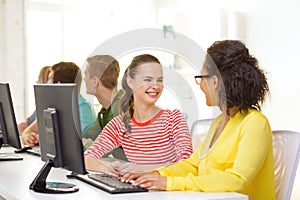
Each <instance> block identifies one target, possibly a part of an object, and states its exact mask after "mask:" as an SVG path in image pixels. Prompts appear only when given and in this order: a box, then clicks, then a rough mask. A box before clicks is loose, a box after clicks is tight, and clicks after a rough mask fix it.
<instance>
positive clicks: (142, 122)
mask: <svg viewBox="0 0 300 200" xmlns="http://www.w3.org/2000/svg"><path fill="white" fill-rule="evenodd" d="M122 87H123V89H124V91H125V94H124V96H123V97H122V99H121V114H120V115H119V116H117V117H115V118H114V119H112V120H111V121H110V122H109V123H108V124H107V125H106V126H105V128H104V129H103V131H102V133H101V134H99V136H98V138H97V139H96V140H95V142H94V143H93V144H92V146H91V147H90V148H88V149H87V151H86V152H85V162H86V168H87V169H88V170H95V171H100V172H106V173H110V174H115V175H120V174H124V173H126V172H128V171H148V170H151V169H154V168H156V167H160V166H166V165H168V164H170V163H175V162H177V161H179V160H181V159H185V158H189V157H190V155H191V153H192V143H191V137H190V134H189V130H188V126H187V122H186V120H185V119H184V118H183V116H182V113H181V112H180V111H179V110H177V109H175V110H168V109H167V110H163V109H161V108H159V107H157V106H156V105H155V103H156V101H157V100H158V99H159V97H160V96H161V93H162V91H163V70H162V66H161V64H160V62H159V60H158V59H157V58H156V57H154V56H152V55H149V54H144V55H139V56H136V57H135V58H133V60H132V62H131V64H130V65H129V67H128V68H127V69H126V71H125V73H124V77H123V80H122ZM118 146H122V147H123V149H124V152H125V154H126V156H127V158H128V160H129V161H130V163H126V164H120V163H118V164H116V163H114V164H110V165H108V164H107V163H104V162H103V161H100V160H99V159H98V158H100V157H101V156H102V155H104V154H105V153H107V152H109V151H111V150H112V149H113V148H116V147H118Z"/></svg>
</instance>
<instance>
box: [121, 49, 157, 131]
mask: <svg viewBox="0 0 300 200" xmlns="http://www.w3.org/2000/svg"><path fill="white" fill-rule="evenodd" d="M145 63H158V64H160V62H159V60H158V59H157V58H156V57H154V56H152V55H150V54H142V55H138V56H136V57H134V58H133V59H132V61H131V63H130V65H129V66H128V67H127V69H126V70H125V72H124V76H123V78H122V88H123V90H124V91H125V93H124V95H123V97H122V98H121V100H120V102H121V115H122V117H123V122H124V124H125V128H126V133H129V132H130V130H131V127H130V125H129V121H130V119H131V118H132V116H133V112H134V109H133V105H134V98H133V91H132V89H131V88H130V87H129V85H128V84H127V77H130V78H131V79H134V78H135V76H136V74H137V72H138V66H139V65H142V64H145Z"/></svg>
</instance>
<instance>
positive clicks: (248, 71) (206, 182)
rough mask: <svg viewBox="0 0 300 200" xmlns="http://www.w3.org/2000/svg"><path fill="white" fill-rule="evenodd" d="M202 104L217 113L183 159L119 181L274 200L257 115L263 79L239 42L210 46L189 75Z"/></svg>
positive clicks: (265, 131)
mask: <svg viewBox="0 0 300 200" xmlns="http://www.w3.org/2000/svg"><path fill="white" fill-rule="evenodd" d="M195 79H196V82H197V84H199V85H200V88H201V90H202V91H203V92H204V94H205V96H206V104H207V105H208V106H219V107H220V109H221V111H222V114H221V115H220V116H218V117H217V118H216V119H215V120H214V121H213V122H212V124H211V127H210V129H209V131H208V133H207V136H206V138H205V139H204V140H203V141H202V142H201V143H200V144H199V146H198V148H197V149H196V151H195V152H194V153H193V154H192V156H191V157H190V158H189V159H186V160H182V161H180V162H178V163H176V164H173V165H170V166H168V167H166V168H162V169H158V170H155V171H153V172H147V173H129V174H126V175H124V176H123V177H122V178H121V180H122V181H125V182H128V181H131V180H135V183H134V184H135V185H139V186H142V187H146V188H151V187H155V188H157V189H161V190H182V191H203V192H239V193H243V194H246V195H248V196H249V199H252V200H263V199H268V200H273V199H275V189H274V188H275V186H274V161H273V149H272V131H271V128H270V125H269V121H268V119H267V118H266V117H265V116H264V115H263V114H262V113H261V112H260V110H261V104H262V103H263V102H264V100H265V96H266V94H267V93H268V92H269V87H268V84H267V78H266V76H265V74H264V72H263V70H262V69H260V68H259V66H258V61H257V59H256V58H255V57H253V56H251V55H250V54H249V51H248V49H247V47H245V45H244V44H243V43H241V42H240V41H235V40H225V41H217V42H215V43H213V44H212V45H211V46H210V47H209V48H208V50H207V56H206V59H205V62H204V65H203V68H202V70H201V75H198V76H195Z"/></svg>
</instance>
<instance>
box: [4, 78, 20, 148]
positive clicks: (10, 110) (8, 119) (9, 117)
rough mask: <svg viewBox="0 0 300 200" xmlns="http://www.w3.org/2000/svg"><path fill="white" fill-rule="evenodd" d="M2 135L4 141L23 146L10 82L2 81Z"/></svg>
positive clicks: (16, 146) (14, 145) (11, 144)
mask: <svg viewBox="0 0 300 200" xmlns="http://www.w3.org/2000/svg"><path fill="white" fill-rule="evenodd" d="M0 136H2V139H3V143H4V144H8V145H10V146H12V147H15V148H17V149H20V148H21V142H20V138H19V137H20V136H19V131H18V127H17V123H16V118H15V112H14V107H13V103H12V98H11V94H10V88H9V84H8V83H0Z"/></svg>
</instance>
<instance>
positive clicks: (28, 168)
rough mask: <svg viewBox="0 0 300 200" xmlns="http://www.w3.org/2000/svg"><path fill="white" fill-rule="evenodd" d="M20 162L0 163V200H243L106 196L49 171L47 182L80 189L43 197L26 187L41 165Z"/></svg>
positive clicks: (35, 160) (234, 196) (233, 198)
mask: <svg viewBox="0 0 300 200" xmlns="http://www.w3.org/2000/svg"><path fill="white" fill-rule="evenodd" d="M0 151H1V152H12V151H13V149H12V148H9V147H5V148H1V149H0ZM21 155H22V156H23V157H24V160H21V161H1V162H0V199H1V196H2V197H4V198H5V199H8V200H11V199H30V200H35V199H72V200H77V199H80V200H82V199H87V198H88V199H89V200H90V199H98V200H99V199H105V200H117V199H120V200H141V199H142V200H153V199H164V200H177V199H189V200H196V199H197V200H221V199H222V200H226V199H230V200H247V199H248V197H247V196H246V195H242V194H239V193H234V192H219V193H207V192H179V191H178V192H177V191H176V192H175V191H174V192H165V191H150V192H145V193H130V194H113V195H112V194H109V193H107V192H104V191H102V190H100V189H98V188H96V187H94V186H91V185H89V184H87V183H84V182H82V181H80V180H77V179H68V178H66V175H67V174H70V172H69V171H67V170H64V169H60V168H52V169H51V171H50V173H49V176H48V178H47V181H59V182H69V183H73V184H76V185H78V186H79V187H80V189H79V191H78V192H75V193H69V194H43V193H36V192H34V191H33V190H30V189H29V185H30V183H31V182H32V181H33V179H34V178H35V176H36V175H37V173H38V172H39V171H40V169H41V168H42V167H43V165H44V164H45V163H44V162H43V161H41V158H40V157H37V156H34V155H30V154H26V153H24V154H21Z"/></svg>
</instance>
